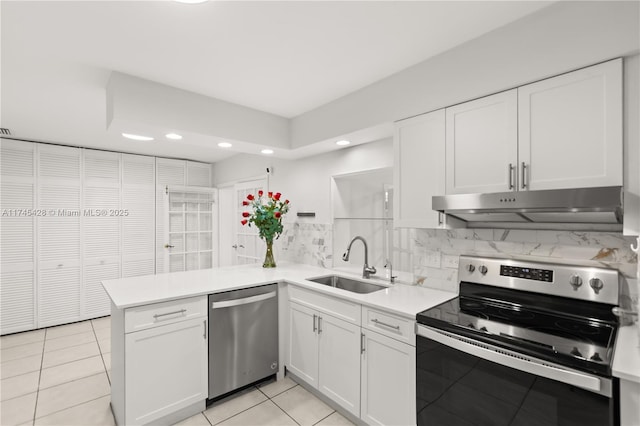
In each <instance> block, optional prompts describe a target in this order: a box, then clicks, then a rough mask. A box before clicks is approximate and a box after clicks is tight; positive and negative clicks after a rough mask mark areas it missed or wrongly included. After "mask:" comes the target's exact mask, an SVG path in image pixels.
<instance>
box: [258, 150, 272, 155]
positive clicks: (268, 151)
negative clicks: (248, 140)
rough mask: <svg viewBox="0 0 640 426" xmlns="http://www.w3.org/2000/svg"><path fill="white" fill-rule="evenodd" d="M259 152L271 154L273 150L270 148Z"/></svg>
mask: <svg viewBox="0 0 640 426" xmlns="http://www.w3.org/2000/svg"><path fill="white" fill-rule="evenodd" d="M260 152H261V153H263V154H273V150H272V149H263V150H262V151H260Z"/></svg>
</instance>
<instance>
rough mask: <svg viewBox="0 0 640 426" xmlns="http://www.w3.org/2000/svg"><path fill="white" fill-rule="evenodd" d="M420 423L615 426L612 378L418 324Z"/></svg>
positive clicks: (464, 425)
mask: <svg viewBox="0 0 640 426" xmlns="http://www.w3.org/2000/svg"><path fill="white" fill-rule="evenodd" d="M417 334H418V336H417V341H416V348H417V358H416V359H417V361H416V362H417V372H416V373H417V379H416V380H417V383H416V385H417V386H416V391H417V400H416V402H417V403H416V409H417V422H418V425H424V426H426V425H429V426H435V425H443V426H451V425H456V426H480V425H483V426H484V425H486V426H498V425H514V426H556V425H557V426H560V425H576V426H591V425H593V426H613V425H615V424H616V420H615V407H614V398H613V397H612V387H613V383H612V380H611V379H608V378H602V377H598V376H593V375H589V374H586V373H583V372H579V371H575V370H570V369H567V368H565V367H562V366H558V365H551V364H549V363H546V362H543V361H540V360H536V359H534V358H530V357H526V356H522V355H520V354H517V353H515V352H511V351H508V350H504V349H501V348H498V347H494V346H491V345H487V344H485V343H480V342H476V341H473V340H470V339H468V338H466V337H460V336H457V335H454V334H451V333H448V332H444V331H441V330H437V329H434V328H431V327H427V326H423V325H420V324H419V325H418V327H417Z"/></svg>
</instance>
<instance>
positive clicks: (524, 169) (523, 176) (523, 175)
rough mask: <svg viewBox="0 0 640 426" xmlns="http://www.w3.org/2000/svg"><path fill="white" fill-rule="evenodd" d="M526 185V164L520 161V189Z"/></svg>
mask: <svg viewBox="0 0 640 426" xmlns="http://www.w3.org/2000/svg"><path fill="white" fill-rule="evenodd" d="M526 187H527V165H526V164H525V162H524V161H523V162H522V189H525V188H526Z"/></svg>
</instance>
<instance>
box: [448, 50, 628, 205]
mask: <svg viewBox="0 0 640 426" xmlns="http://www.w3.org/2000/svg"><path fill="white" fill-rule="evenodd" d="M446 157H447V160H446V167H447V172H446V176H447V178H446V193H447V194H464V193H483V192H503V191H527V190H529V189H533V190H539V189H562V188H586V187H596V186H618V185H622V59H616V60H613V61H609V62H605V63H602V64H599V65H594V66H591V67H588V68H584V69H580V70H577V71H574V72H570V73H567V74H563V75H560V76H557V77H553V78H549V79H546V80H542V81H539V82H536V83H532V84H529V85H526V86H522V87H519V88H518V89H513V90H509V91H507V92H502V93H498V94H496V95H492V96H487V97H485V98H481V99H476V100H474V101H471V102H466V103H463V104H460V105H456V106H453V107H450V108H447V143H446Z"/></svg>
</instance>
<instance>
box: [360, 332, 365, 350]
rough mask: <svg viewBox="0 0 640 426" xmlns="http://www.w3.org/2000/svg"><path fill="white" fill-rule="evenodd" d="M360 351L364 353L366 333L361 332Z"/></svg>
mask: <svg viewBox="0 0 640 426" xmlns="http://www.w3.org/2000/svg"><path fill="white" fill-rule="evenodd" d="M360 353H361V354H363V353H364V333H360Z"/></svg>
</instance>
